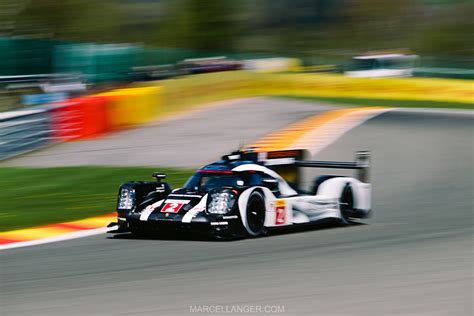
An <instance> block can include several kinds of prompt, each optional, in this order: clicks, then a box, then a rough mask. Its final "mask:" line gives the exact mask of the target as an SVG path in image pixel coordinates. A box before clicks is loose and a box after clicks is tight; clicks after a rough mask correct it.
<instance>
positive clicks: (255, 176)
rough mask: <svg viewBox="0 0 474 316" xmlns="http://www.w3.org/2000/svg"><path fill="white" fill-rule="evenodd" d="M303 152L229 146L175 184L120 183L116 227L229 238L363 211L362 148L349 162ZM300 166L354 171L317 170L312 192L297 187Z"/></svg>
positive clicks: (343, 219) (366, 206)
mask: <svg viewBox="0 0 474 316" xmlns="http://www.w3.org/2000/svg"><path fill="white" fill-rule="evenodd" d="M306 155H307V152H306V151H305V150H287V151H273V152H265V153H256V152H251V151H238V152H234V153H232V154H230V155H226V156H223V157H222V159H221V160H219V161H216V162H214V163H211V164H209V165H206V166H204V167H203V168H201V169H199V170H197V172H196V173H194V174H193V175H192V176H191V177H190V178H189V179H188V181H187V182H186V183H185V184H184V186H183V187H182V188H179V189H175V190H172V189H171V187H170V185H168V184H167V183H165V182H163V179H164V178H165V175H164V174H162V173H154V174H153V176H154V177H155V178H156V181H153V182H127V183H124V184H122V185H121V186H120V189H119V193H118V201H117V212H118V225H119V229H118V231H119V232H120V231H131V232H132V233H135V234H142V233H145V232H159V233H167V232H184V231H188V232H203V233H206V234H209V235H211V236H212V237H215V238H217V239H234V238H243V237H259V236H263V235H265V234H266V233H267V232H268V231H270V230H272V229H275V228H279V227H290V226H293V225H301V224H308V223H316V222H319V221H321V220H327V219H330V220H335V221H338V222H340V223H343V224H349V223H351V222H352V221H353V220H354V219H360V218H365V217H368V216H369V214H370V212H371V184H370V183H369V178H368V177H369V168H370V165H369V162H370V154H369V153H368V152H357V153H356V156H355V161H353V162H335V161H309V160H304V157H305V156H306ZM301 167H314V168H340V169H355V170H356V177H347V176H338V175H321V176H319V177H317V178H316V179H315V181H314V187H313V190H312V192H303V191H302V190H301V189H300V187H301V183H300V182H301Z"/></svg>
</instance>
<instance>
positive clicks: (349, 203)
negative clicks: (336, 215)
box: [339, 183, 354, 225]
mask: <svg viewBox="0 0 474 316" xmlns="http://www.w3.org/2000/svg"><path fill="white" fill-rule="evenodd" d="M339 207H340V210H341V222H342V223H343V224H345V225H347V224H350V223H351V220H350V215H351V214H352V213H353V210H354V194H353V193H352V188H351V186H350V184H349V183H347V184H346V185H345V186H344V189H343V190H342V193H341V197H340V199H339Z"/></svg>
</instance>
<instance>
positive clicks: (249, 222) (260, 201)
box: [245, 191, 266, 237]
mask: <svg viewBox="0 0 474 316" xmlns="http://www.w3.org/2000/svg"><path fill="white" fill-rule="evenodd" d="M245 212H246V219H245V220H246V225H245V228H246V231H247V234H248V236H249V237H260V236H263V235H265V234H266V229H265V226H264V224H265V212H266V209H265V199H264V198H263V195H262V194H261V193H260V192H258V191H254V192H252V194H250V197H249V200H248V202H247V209H246V211H245Z"/></svg>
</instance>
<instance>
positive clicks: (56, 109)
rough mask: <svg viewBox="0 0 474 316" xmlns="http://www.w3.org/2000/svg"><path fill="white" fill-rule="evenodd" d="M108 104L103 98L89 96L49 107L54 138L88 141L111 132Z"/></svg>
mask: <svg viewBox="0 0 474 316" xmlns="http://www.w3.org/2000/svg"><path fill="white" fill-rule="evenodd" d="M106 102H107V100H106V99H105V98H103V97H98V96H87V97H80V98H73V99H69V100H67V101H64V102H59V103H56V104H52V105H49V107H50V111H51V125H52V136H53V138H54V139H55V140H60V141H67V140H73V139H87V138H92V137H97V136H100V135H102V134H104V133H106V132H107V131H109V129H110V128H109V123H108V120H107V107H106V105H107V103H106Z"/></svg>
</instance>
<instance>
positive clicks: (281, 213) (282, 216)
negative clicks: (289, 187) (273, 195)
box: [275, 200, 286, 225]
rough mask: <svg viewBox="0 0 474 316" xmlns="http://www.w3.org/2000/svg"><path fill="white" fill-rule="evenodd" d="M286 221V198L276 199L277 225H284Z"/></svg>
mask: <svg viewBox="0 0 474 316" xmlns="http://www.w3.org/2000/svg"><path fill="white" fill-rule="evenodd" d="M285 222H286V210H285V200H276V203H275V225H282V224H285Z"/></svg>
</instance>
